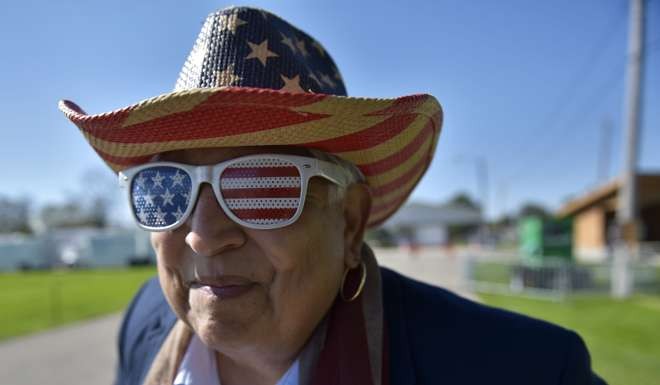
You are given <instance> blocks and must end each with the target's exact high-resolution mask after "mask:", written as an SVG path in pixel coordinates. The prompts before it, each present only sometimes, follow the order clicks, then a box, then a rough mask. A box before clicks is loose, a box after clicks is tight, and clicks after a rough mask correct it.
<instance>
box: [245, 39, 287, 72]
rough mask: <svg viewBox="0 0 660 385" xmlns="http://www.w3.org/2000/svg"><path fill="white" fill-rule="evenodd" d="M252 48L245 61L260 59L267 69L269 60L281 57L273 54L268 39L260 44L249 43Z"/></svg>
mask: <svg viewBox="0 0 660 385" xmlns="http://www.w3.org/2000/svg"><path fill="white" fill-rule="evenodd" d="M247 43H248V45H249V46H250V50H251V51H250V53H249V54H248V55H247V56H246V57H245V60H248V59H258V60H259V62H260V63H261V64H262V65H263V66H264V67H265V66H266V62H267V61H268V58H271V57H278V56H279V55H278V54H276V53H275V52H272V51H270V50H269V49H268V39H266V40H264V41H262V42H261V43H259V44H255V43H252V42H249V41H248V42H247Z"/></svg>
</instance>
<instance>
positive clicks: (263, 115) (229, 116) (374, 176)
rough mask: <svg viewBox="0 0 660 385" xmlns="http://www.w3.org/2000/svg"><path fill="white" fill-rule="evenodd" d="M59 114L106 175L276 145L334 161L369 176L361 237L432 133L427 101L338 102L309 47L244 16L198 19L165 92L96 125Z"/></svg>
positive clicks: (280, 27) (292, 30) (333, 77)
mask: <svg viewBox="0 0 660 385" xmlns="http://www.w3.org/2000/svg"><path fill="white" fill-rule="evenodd" d="M59 108H60V109H61V110H62V111H63V112H64V114H65V115H66V116H67V117H68V118H69V119H70V120H71V121H72V122H73V123H74V124H75V125H76V126H78V128H79V129H80V130H81V132H82V133H83V135H84V136H85V138H86V139H87V141H88V142H89V143H90V144H91V145H92V147H93V148H94V150H95V151H96V152H97V153H98V154H99V155H100V156H101V158H103V160H104V161H105V162H106V164H108V166H110V167H111V168H112V169H113V170H114V171H115V172H118V171H121V170H123V169H126V168H128V167H131V166H135V165H139V164H143V163H146V162H148V161H149V160H150V159H151V157H152V156H153V155H154V154H157V153H162V152H165V151H172V150H180V149H189V148H202V147H236V146H259V145H268V146H277V145H282V146H297V147H306V148H314V149H318V150H321V151H325V152H327V153H330V154H333V155H336V156H338V157H341V158H343V159H346V160H348V161H350V162H352V163H353V164H355V165H356V166H357V167H358V168H359V169H360V170H361V171H362V173H363V174H364V175H365V176H366V178H367V183H368V184H369V186H370V188H371V191H372V195H373V204H372V208H371V213H370V217H369V226H370V227H373V226H375V225H377V224H379V223H382V222H383V221H384V220H385V219H387V218H388V217H389V216H390V215H391V214H392V213H394V212H395V211H396V210H397V209H398V208H399V207H400V206H401V205H402V204H403V203H404V202H405V200H406V199H407V198H408V196H409V195H410V193H411V192H412V190H413V188H414V187H415V186H416V185H417V183H418V182H419V180H420V179H421V177H422V175H423V174H424V172H425V171H426V169H427V168H428V167H429V164H430V162H431V159H432V157H433V153H434V151H435V147H436V143H437V141H438V137H439V134H440V129H441V126H442V109H441V107H440V104H439V103H438V101H437V100H436V99H435V98H434V97H433V96H431V95H423V94H419V95H410V96H403V97H399V98H394V99H380V98H379V99H375V98H355V97H348V96H347V95H346V89H345V87H344V84H343V81H342V78H341V75H340V74H339V71H338V70H337V68H336V66H335V64H334V61H333V60H332V58H331V57H330V55H329V54H328V52H326V51H325V49H324V48H323V46H322V45H321V44H320V43H319V42H317V41H316V40H314V39H313V38H312V37H310V36H309V35H307V34H306V33H304V32H303V31H301V30H299V29H297V28H296V27H294V26H292V25H291V24H289V23H287V22H286V21H284V20H282V19H280V18H279V17H277V16H275V15H273V14H271V13H268V12H266V11H263V10H260V9H255V8H248V7H231V8H227V9H223V10H220V11H217V12H214V13H212V14H210V15H209V16H208V17H207V19H206V22H205V23H204V26H203V27H202V30H201V32H200V34H199V36H198V37H197V41H196V42H195V44H194V46H193V49H192V51H191V52H190V55H189V56H188V59H187V60H186V62H185V63H184V65H183V68H182V70H181V73H180V75H179V78H178V79H177V81H176V85H175V88H174V91H173V92H170V93H167V94H163V95H160V96H156V97H154V98H150V99H147V100H144V101H141V102H139V103H136V104H133V105H130V106H128V107H124V108H121V109H117V110H114V111H111V112H106V113H102V114H96V115H88V114H87V113H85V111H83V110H82V109H81V108H80V107H78V106H77V105H76V104H75V103H73V102H71V101H67V100H63V101H60V103H59Z"/></svg>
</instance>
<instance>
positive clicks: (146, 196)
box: [130, 166, 192, 228]
mask: <svg viewBox="0 0 660 385" xmlns="http://www.w3.org/2000/svg"><path fill="white" fill-rule="evenodd" d="M191 186H192V182H191V180H190V176H189V175H188V174H187V173H186V172H185V171H183V170H182V169H179V168H177V167H172V166H155V167H149V168H146V169H144V170H142V171H140V172H139V173H137V174H136V175H135V177H134V178H133V183H132V184H131V187H130V188H131V208H132V209H133V213H134V214H135V218H136V220H137V221H138V222H139V223H140V224H142V225H143V226H149V227H152V228H158V227H166V226H169V225H171V224H174V223H175V222H176V221H178V220H179V219H180V218H181V217H182V216H183V213H184V212H185V211H186V209H187V208H188V204H189V203H190V191H191Z"/></svg>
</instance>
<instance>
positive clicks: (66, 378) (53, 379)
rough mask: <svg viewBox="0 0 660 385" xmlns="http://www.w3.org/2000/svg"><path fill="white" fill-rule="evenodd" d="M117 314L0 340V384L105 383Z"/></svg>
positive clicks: (110, 377) (111, 371) (111, 369)
mask: <svg viewBox="0 0 660 385" xmlns="http://www.w3.org/2000/svg"><path fill="white" fill-rule="evenodd" d="M120 320H121V315H120V314H114V315H111V316H109V317H103V318H98V319H95V320H92V321H86V322H81V323H76V324H72V325H69V326H65V327H62V328H57V329H54V330H50V331H47V332H44V333H38V334H34V335H31V336H28V337H20V338H15V339H12V340H9V341H7V342H4V343H2V344H0V384H3V385H28V384H29V385H35V384H47V385H83V384H84V385H107V384H111V383H112V380H113V377H114V363H115V354H116V352H115V351H116V349H115V341H116V339H115V337H116V335H117V330H118V326H119V322H120Z"/></svg>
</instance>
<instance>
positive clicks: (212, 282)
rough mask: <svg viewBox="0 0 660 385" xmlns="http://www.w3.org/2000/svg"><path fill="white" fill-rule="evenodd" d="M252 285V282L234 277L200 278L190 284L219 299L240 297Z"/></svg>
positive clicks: (192, 287)
mask: <svg viewBox="0 0 660 385" xmlns="http://www.w3.org/2000/svg"><path fill="white" fill-rule="evenodd" d="M253 287H254V283H253V282H250V281H248V280H245V279H236V278H229V279H227V278H221V279H209V280H205V279H200V280H199V281H196V282H191V284H190V288H191V289H193V290H201V291H202V292H203V293H204V294H206V295H210V296H214V297H218V298H219V299H230V298H236V297H240V296H241V295H243V294H245V293H247V292H248V291H250V289H252V288H253Z"/></svg>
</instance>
